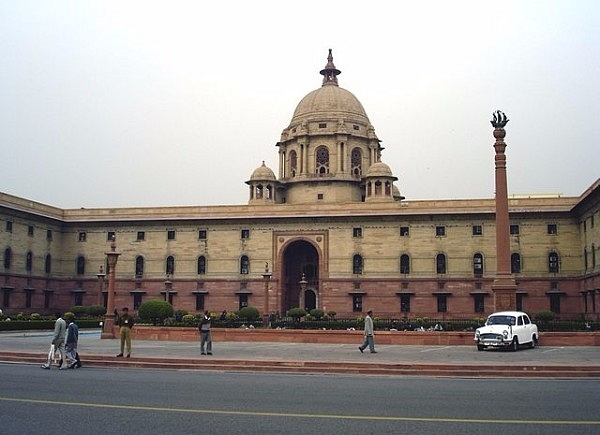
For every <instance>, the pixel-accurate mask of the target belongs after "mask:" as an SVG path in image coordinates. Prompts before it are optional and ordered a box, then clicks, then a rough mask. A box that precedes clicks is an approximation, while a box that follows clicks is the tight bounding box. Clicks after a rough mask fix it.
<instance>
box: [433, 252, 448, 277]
mask: <svg viewBox="0 0 600 435" xmlns="http://www.w3.org/2000/svg"><path fill="white" fill-rule="evenodd" d="M435 269H436V272H437V273H446V256H445V255H444V254H438V255H437V256H436V257H435Z"/></svg>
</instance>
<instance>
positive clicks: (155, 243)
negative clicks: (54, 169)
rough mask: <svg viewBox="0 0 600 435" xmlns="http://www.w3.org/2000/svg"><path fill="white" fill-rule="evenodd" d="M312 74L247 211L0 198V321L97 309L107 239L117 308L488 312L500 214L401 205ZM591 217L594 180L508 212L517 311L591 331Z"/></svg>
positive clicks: (352, 116) (257, 176)
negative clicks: (576, 192) (584, 321)
mask: <svg viewBox="0 0 600 435" xmlns="http://www.w3.org/2000/svg"><path fill="white" fill-rule="evenodd" d="M320 73H321V75H322V76H323V81H322V86H321V87H320V88H319V89H316V90H314V91H312V92H310V93H309V94H307V95H306V96H305V97H304V98H303V99H302V100H301V101H300V103H299V104H298V105H297V107H296V110H295V111H294V113H293V116H292V119H291V121H290V124H289V125H288V126H287V127H286V128H284V130H283V132H282V133H281V139H280V141H279V142H278V143H277V144H276V145H277V148H278V153H279V168H278V171H277V176H276V175H275V172H274V171H273V170H272V169H270V168H268V167H267V166H265V165H264V163H263V164H262V165H261V166H259V167H258V168H257V169H256V170H254V171H253V172H252V174H251V175H250V178H249V180H248V181H247V182H246V183H247V185H248V192H249V193H248V197H249V199H248V203H247V204H245V205H226V206H189V207H155V208H133V207H132V208H106V209H59V208H56V207H52V206H49V205H45V204H41V203H37V202H32V201H29V200H26V199H23V198H19V197H15V196H12V195H8V194H4V193H0V225H1V227H0V246H1V247H2V249H3V265H2V267H1V268H0V292H1V294H0V297H1V299H0V307H1V308H2V309H3V311H4V312H5V313H13V312H19V311H23V312H40V313H46V312H52V311H54V310H59V309H68V308H69V307H71V306H73V305H101V304H104V305H106V304H107V280H106V278H107V272H108V271H107V264H106V255H105V253H106V252H107V251H109V249H110V248H109V246H110V243H111V241H112V240H113V238H114V240H115V242H116V245H117V251H118V252H119V253H120V255H119V258H118V263H117V265H116V269H115V271H116V283H115V295H114V297H115V305H116V306H117V307H122V306H129V307H133V308H137V307H138V306H139V304H140V303H142V302H143V301H145V300H148V299H154V298H161V299H165V300H169V301H170V302H171V303H172V304H173V306H174V308H175V309H182V310H186V311H189V312H198V311H203V310H204V309H210V310H212V311H222V310H227V311H236V310H238V309H239V308H241V307H244V306H248V305H250V306H255V307H257V308H258V309H259V311H261V313H263V314H268V313H280V314H284V313H285V312H286V311H287V310H289V309H290V308H293V307H303V308H306V309H309V310H310V309H312V308H320V309H322V310H324V311H325V312H330V311H335V312H336V314H337V316H338V317H354V316H358V315H361V313H362V312H364V311H366V310H367V309H373V310H375V312H376V313H377V315H379V316H389V317H395V318H403V317H409V318H413V317H432V318H443V317H444V318H472V317H483V316H485V315H487V314H489V313H490V312H492V311H494V303H493V300H494V298H493V297H492V296H493V289H492V284H493V281H494V278H495V274H496V255H497V254H496V236H495V227H496V225H495V223H496V208H495V200H494V199H472V200H470V199H465V200H419V201H413V200H410V201H409V200H406V199H405V198H404V197H403V196H402V195H401V194H400V190H399V189H398V186H396V184H395V183H396V182H397V181H398V179H397V177H395V176H394V175H393V172H392V171H391V169H390V167H389V166H388V165H387V164H385V163H384V162H383V161H382V151H383V147H382V146H381V142H380V140H379V139H378V138H377V136H376V134H375V129H374V127H373V125H372V124H371V123H370V121H369V118H368V116H367V114H366V113H365V110H364V108H363V107H362V105H361V103H360V101H359V100H358V99H357V98H356V97H355V96H354V95H353V94H352V93H351V92H349V91H347V90H345V89H343V88H342V87H340V86H339V84H338V76H339V75H340V73H341V71H340V70H338V69H337V68H336V67H335V65H334V63H333V57H332V54H331V51H330V53H329V57H328V60H327V64H326V66H325V68H324V69H323V70H321V71H320ZM490 145H492V143H491V141H490ZM599 210H600V180H597V181H596V182H595V183H594V184H593V185H592V186H591V187H590V188H589V189H587V190H586V191H585V192H584V193H582V194H581V195H580V196H578V197H562V196H555V197H550V196H545V197H520V198H516V197H513V198H510V199H509V221H510V263H511V264H510V269H511V274H512V275H513V277H514V279H515V282H516V295H515V299H514V300H515V301H516V306H515V308H517V309H522V310H525V311H528V312H530V313H535V312H538V311H542V310H552V311H553V312H555V313H556V314H557V315H558V316H559V317H560V318H565V319H566V318H579V317H581V316H585V317H586V318H589V319H598V317H599V316H598V312H599V311H600V306H598V305H599V302H600V301H599V299H600V258H598V248H599V246H600V228H599V226H600V216H599Z"/></svg>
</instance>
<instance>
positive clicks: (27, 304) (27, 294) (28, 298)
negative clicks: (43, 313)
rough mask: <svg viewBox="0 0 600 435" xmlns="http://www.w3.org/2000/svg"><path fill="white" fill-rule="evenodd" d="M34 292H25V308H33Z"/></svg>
mask: <svg viewBox="0 0 600 435" xmlns="http://www.w3.org/2000/svg"><path fill="white" fill-rule="evenodd" d="M31 296H32V292H30V291H29V292H25V308H31Z"/></svg>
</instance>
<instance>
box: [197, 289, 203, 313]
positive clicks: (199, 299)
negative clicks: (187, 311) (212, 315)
mask: <svg viewBox="0 0 600 435" xmlns="http://www.w3.org/2000/svg"><path fill="white" fill-rule="evenodd" d="M202 310H204V293H196V311H202Z"/></svg>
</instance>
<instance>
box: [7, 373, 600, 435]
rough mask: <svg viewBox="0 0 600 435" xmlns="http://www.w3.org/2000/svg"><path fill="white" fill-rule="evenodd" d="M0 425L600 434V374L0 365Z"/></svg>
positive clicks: (99, 430) (20, 429)
mask: <svg viewBox="0 0 600 435" xmlns="http://www.w3.org/2000/svg"><path fill="white" fill-rule="evenodd" d="M0 379H2V388H1V389H0V415H1V416H2V423H1V425H0V433H2V434H17V433H39V434H43V433H44V434H45V433H47V434H56V433H63V432H68V433H70V434H86V435H94V434H107V433H113V432H116V433H127V434H154V433H161V434H171V433H173V434H188V433H189V434H192V433H227V434H271V433H273V434H275V433H276V434H288V433H289V434H297V433H302V434H323V433H327V434H338V433H344V434H348V435H350V434H399V433H407V434H433V433H435V434H441V433H443V434H448V435H455V434H465V433H469V434H489V433H496V432H500V433H502V434H503V435H510V434H519V435H523V434H541V433H543V434H548V435H550V434H567V433H568V434H570V435H571V434H597V433H599V431H600V419H599V418H598V412H597V402H598V401H597V399H598V390H599V388H600V381H599V380H587V379H586V380H560V381H557V380H554V379H472V378H469V379H462V378H435V377H394V376H357V375H335V376H332V375H320V374H310V375H289V374H275V373H230V372H199V371H187V370H151V369H143V370H142V369H135V368H132V369H128V370H121V369H118V368H115V367H105V368H99V367H88V368H85V369H81V370H64V371H58V370H51V371H47V370H40V369H39V368H38V367H36V366H33V365H24V364H0Z"/></svg>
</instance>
